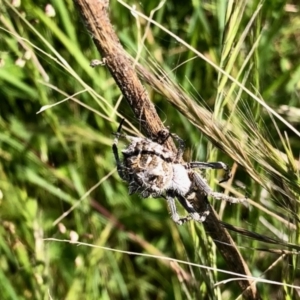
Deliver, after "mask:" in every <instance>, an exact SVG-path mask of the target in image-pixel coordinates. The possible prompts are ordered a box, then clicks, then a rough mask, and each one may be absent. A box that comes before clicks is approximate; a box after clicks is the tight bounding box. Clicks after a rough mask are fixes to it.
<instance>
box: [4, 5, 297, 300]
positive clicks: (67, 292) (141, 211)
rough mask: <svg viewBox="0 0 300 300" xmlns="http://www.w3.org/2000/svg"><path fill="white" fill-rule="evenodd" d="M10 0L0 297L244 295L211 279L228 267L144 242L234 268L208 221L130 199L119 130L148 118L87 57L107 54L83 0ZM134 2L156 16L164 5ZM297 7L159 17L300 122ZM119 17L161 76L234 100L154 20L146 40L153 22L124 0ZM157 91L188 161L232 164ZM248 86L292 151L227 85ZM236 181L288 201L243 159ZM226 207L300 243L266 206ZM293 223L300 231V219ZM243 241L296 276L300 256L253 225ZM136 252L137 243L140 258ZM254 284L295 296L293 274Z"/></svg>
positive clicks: (168, 10)
mask: <svg viewBox="0 0 300 300" xmlns="http://www.w3.org/2000/svg"><path fill="white" fill-rule="evenodd" d="M10 3H13V4H15V3H17V1H11V2H8V1H4V2H2V4H1V8H0V10H1V14H0V24H1V25H0V29H1V37H0V65H1V67H0V86H1V89H0V99H1V103H0V221H1V225H2V226H1V227H0V253H1V256H0V291H1V299H234V298H235V297H237V296H238V295H239V289H238V287H237V285H236V283H234V282H229V283H226V284H224V285H222V286H217V287H215V286H214V284H215V283H216V282H218V281H221V280H224V279H226V278H230V276H228V275H226V276H225V275H224V274H222V273H221V272H217V271H214V272H211V271H206V270H204V269H201V268H196V267H188V266H186V265H180V266H181V267H182V269H183V271H180V272H182V273H180V272H179V271H178V270H179V269H176V268H175V267H174V266H173V265H172V264H170V263H168V262H164V261H162V260H160V259H154V258H149V257H146V256H144V255H142V254H151V255H164V256H167V257H171V258H174V259H179V260H185V261H189V262H194V263H198V264H202V265H206V266H212V267H215V268H219V269H226V268H227V267H226V265H225V264H224V262H223V259H222V258H221V256H220V254H219V253H218V252H217V251H216V249H215V246H214V245H213V243H212V241H211V240H210V239H209V237H208V236H207V235H206V234H205V232H204V231H203V228H202V226H201V224H193V223H191V224H187V225H184V226H182V227H178V226H176V225H175V224H173V223H172V221H171V220H170V218H169V215H168V212H167V209H166V203H165V202H164V201H163V200H159V199H143V200H142V199H140V198H139V197H138V196H130V197H129V196H128V192H127V186H126V184H125V183H123V182H122V181H121V180H120V179H119V178H118V176H117V174H116V172H112V171H114V170H115V163H114V159H113V155H112V152H111V143H112V138H113V136H112V133H113V132H114V131H115V130H116V128H117V126H118V122H119V120H120V117H121V116H125V117H126V118H127V119H128V120H129V121H131V122H132V124H133V125H135V126H136V128H138V129H139V128H140V124H139V123H138V121H137V120H134V118H133V114H132V113H131V111H130V109H129V108H128V106H127V104H126V101H125V100H124V99H121V98H120V91H119V90H118V88H117V86H116V84H115V83H114V81H113V79H112V78H111V76H110V74H109V72H108V71H107V69H106V68H105V67H99V68H95V69H93V68H91V67H89V62H90V61H91V60H92V59H95V58H99V54H98V53H97V51H96V48H95V46H94V45H93V42H92V40H91V37H90V35H89V33H88V32H87V31H86V29H85V27H84V24H83V22H82V21H81V19H80V17H79V13H78V12H77V11H76V9H75V7H74V5H73V2H72V1H71V0H63V1H61V0H53V1H51V2H48V1H41V0H40V1H32V0H23V1H20V5H19V6H13V5H12V4H10ZM129 4H130V5H133V4H136V5H138V7H137V9H138V10H140V11H142V12H143V13H144V14H145V15H149V14H150V13H151V11H152V10H153V9H155V8H156V7H157V6H158V4H159V2H158V1H155V0H151V1H147V2H146V1H145V3H142V4H141V3H140V4H137V3H135V2H132V1H131V2H130V3H129ZM260 4H262V7H261V8H260V9H258V7H259V5H260ZM50 5H51V6H50ZM51 8H52V9H53V12H55V14H51ZM299 12H300V7H299V5H297V4H296V1H294V3H293V2H289V3H287V2H286V1H280V0H276V1H264V2H262V3H259V2H258V1H248V3H247V4H246V3H244V1H240V2H239V1H218V0H216V1H191V2H185V3H184V6H183V5H182V2H181V1H166V2H165V3H164V5H162V6H161V8H160V9H159V10H157V11H156V12H155V13H154V16H153V19H154V20H155V21H156V22H158V23H160V24H161V25H163V26H165V27H166V28H167V29H169V30H170V31H172V32H173V33H174V34H176V35H177V36H178V37H180V38H182V39H183V40H185V41H186V42H187V43H189V44H190V45H191V46H193V47H194V48H196V49H197V50H199V51H200V52H201V53H203V54H204V55H205V56H206V57H207V58H209V59H210V60H211V61H212V62H214V63H216V64H218V65H221V67H222V68H224V70H228V72H229V73H230V74H231V75H232V76H234V77H237V76H240V77H239V80H240V81H241V82H242V81H243V80H244V79H245V78H246V80H245V82H244V81H243V82H244V84H245V86H246V87H248V88H250V89H251V90H254V91H255V92H256V93H257V94H260V95H261V96H262V97H263V98H264V99H265V101H266V102H267V103H268V104H269V105H270V106H271V107H272V108H273V109H275V110H276V111H277V112H279V113H280V114H281V115H282V116H283V117H284V118H285V119H286V120H287V121H289V122H291V123H292V124H293V125H294V126H295V128H296V129H298V130H299V128H300V126H299V124H300V122H299V120H300V112H299V111H300V110H299V109H298V108H299V92H300V83H299V82H300V80H299V78H300V50H299V49H300V30H299V28H300V15H299ZM254 13H257V14H256V17H255V18H254V19H253V20H252V21H251V18H252V17H253V15H254ZM110 15H111V20H112V23H113V25H114V27H115V30H116V32H117V34H118V36H119V38H120V40H121V42H122V44H123V45H124V47H125V49H126V50H127V51H128V52H129V53H130V54H131V55H132V56H135V55H136V53H137V52H138V49H139V47H141V48H142V54H141V58H140V62H141V64H144V65H145V66H149V67H150V66H153V65H154V66H155V68H156V69H155V72H157V74H159V69H160V68H162V69H163V70H164V71H165V72H166V73H167V74H168V75H169V76H170V77H171V78H172V80H174V81H175V82H177V83H178V84H179V85H180V86H181V87H182V88H183V89H184V90H185V91H186V93H188V94H190V95H192V96H193V97H194V99H195V101H196V102H198V103H200V104H201V105H203V106H205V107H207V108H208V109H210V110H214V111H215V112H216V114H217V115H218V116H219V117H220V118H223V116H224V115H227V114H229V113H230V107H227V106H226V105H225V104H224V103H225V102H226V101H227V100H226V94H227V93H229V91H230V86H229V85H228V82H224V81H222V80H224V79H222V78H223V77H222V76H221V75H220V74H219V73H218V71H217V70H215V69H214V68H213V67H212V66H210V65H209V64H207V62H205V61H203V60H201V59H200V58H198V57H195V54H194V53H192V52H191V51H188V50H187V49H186V48H185V47H184V46H182V45H181V44H180V43H178V42H177V41H176V40H174V39H173V38H172V37H170V36H169V35H168V34H166V33H165V32H163V31H162V30H161V29H159V28H158V27H156V26H154V25H151V26H150V29H149V31H148V33H147V36H146V39H145V44H141V41H142V36H143V34H144V32H145V29H146V26H147V22H146V21H145V20H143V19H141V18H134V16H133V15H132V14H131V13H130V11H128V9H127V8H125V7H123V6H122V5H121V4H120V3H119V2H117V1H111V4H110ZM248 24H250V25H251V26H249V28H247V26H248ZM243 34H244V36H243ZM257 41H258V44H257V47H255V48H253V45H254V44H255V43H256V42H257ZM251 51H252V52H251ZM249 53H251V55H249ZM191 58H194V59H193V60H189V59H191ZM247 59H249V61H248V62H247V64H246V65H245V67H244V69H242V66H243V63H244V62H245V60H247ZM240 71H241V72H240ZM221 84H224V85H223V86H222V89H221V88H220V86H221ZM147 88H148V91H149V93H150V95H151V97H152V99H153V102H154V103H155V105H156V107H157V110H158V113H159V114H160V116H161V118H162V120H163V121H164V122H165V123H166V125H169V126H170V127H171V129H172V131H174V132H176V133H177V134H178V135H179V136H182V137H184V138H185V139H186V142H187V146H188V147H187V148H188V150H189V151H190V152H189V155H187V156H188V157H187V158H189V156H193V158H196V159H198V160H207V159H208V158H209V159H218V160H223V161H226V162H228V163H230V164H233V162H232V161H230V160H229V159H228V157H227V156H226V155H224V154H221V153H216V151H215V150H214V151H210V149H211V146H210V145H209V144H208V143H207V139H206V138H205V137H204V138H202V137H201V136H200V133H199V131H197V130H196V129H195V128H193V126H192V125H191V124H190V123H189V122H188V121H187V119H186V118H185V117H184V116H182V115H180V114H179V113H178V112H177V111H176V109H175V108H173V107H171V106H170V104H169V103H168V102H167V101H165V99H163V97H161V96H160V95H158V94H157V93H154V92H153V91H152V90H151V87H149V86H148V87H147ZM238 96H239V97H240V98H242V99H243V101H244V103H246V104H247V107H248V108H249V110H251V114H253V116H254V117H253V118H254V120H255V121H256V122H257V124H258V126H259V127H260V128H261V129H262V132H264V133H265V134H266V135H267V136H268V138H269V139H270V140H273V141H274V143H275V145H276V146H277V147H278V149H280V150H283V149H284V147H283V144H282V142H281V141H280V140H279V138H278V134H277V131H276V128H275V126H274V123H273V121H272V118H270V116H269V115H268V113H267V112H266V111H265V110H263V109H262V108H261V107H260V105H258V104H257V103H256V102H255V101H254V100H253V99H251V97H249V96H248V95H246V94H245V93H242V94H241V95H238V94H237V93H236V92H233V94H231V98H234V97H238ZM62 100H65V101H62ZM60 101H61V102H60ZM56 103H59V104H57V105H55V104H56ZM46 105H53V106H52V107H46ZM41 110H42V111H41ZM38 112H40V113H38ZM117 112H118V113H117ZM235 117H236V118H240V117H241V115H238V114H237V115H236V116H235ZM277 125H278V130H279V131H281V132H284V131H285V132H286V133H287V136H288V140H289V142H290V144H291V152H292V153H293V154H294V155H295V157H296V158H297V157H299V150H300V143H299V137H298V136H296V135H295V134H294V133H293V132H291V131H290V130H288V129H287V128H286V127H285V126H284V125H283V124H282V123H280V122H277ZM187 152H188V151H187ZM191 152H193V154H191ZM255 167H257V168H259V164H257V165H256V166H255ZM298 171H299V169H298ZM219 175H220V174H217V176H219ZM213 176H215V175H212V177H211V179H210V182H211V183H214V181H213V179H214V177H213ZM235 179H236V180H237V181H239V182H242V184H246V186H247V187H248V189H249V190H250V197H251V198H252V199H254V201H256V202H257V203H259V204H260V205H261V207H266V209H267V210H268V206H267V205H266V202H268V201H269V202H271V203H272V207H273V209H274V207H276V200H274V199H269V198H268V195H267V196H264V191H263V190H262V189H261V187H260V186H259V185H257V183H255V182H253V181H252V180H251V179H250V178H249V176H248V175H247V174H246V173H245V172H244V171H243V170H242V169H238V170H237V173H236V176H235ZM296 205H297V207H298V206H299V196H298V202H297V203H296ZM215 207H216V209H217V210H218V212H219V213H220V214H221V215H222V219H223V220H224V221H226V222H228V223H231V224H233V225H237V226H241V227H243V226H244V227H247V228H250V229H251V230H254V231H257V232H259V233H261V234H267V235H269V236H272V237H276V238H278V239H279V238H283V239H286V241H289V242H292V243H298V244H299V236H298V233H299V231H298V230H292V229H288V228H286V227H283V225H282V224H281V222H280V221H279V220H278V219H277V218H275V217H272V216H270V215H268V214H266V213H265V212H264V211H262V210H261V209H259V207H251V208H249V209H247V208H245V207H241V206H239V205H230V206H229V205H227V206H226V207H224V206H222V204H220V203H216V205H215ZM297 209H299V208H297ZM69 210H70V211H69ZM274 210H275V213H276V212H277V211H276V209H274ZM68 211H69V213H67V214H65V215H64V213H65V212H68ZM282 211H283V212H286V213H287V215H288V213H289V212H290V208H289V207H281V209H280V211H279V212H278V216H279V215H280V214H282ZM280 216H281V217H283V218H285V216H284V215H280ZM295 226H296V228H298V223H296V225H295ZM45 238H55V239H60V240H72V241H75V242H76V241H80V242H83V243H88V244H90V245H94V246H105V247H109V248H112V249H117V250H123V251H128V253H121V252H120V253H118V252H112V251H110V250H107V249H101V248H100V249H99V248H92V247H90V246H87V245H81V246H76V244H72V243H67V242H66V243H62V242H58V241H47V240H44V239H45ZM234 239H235V240H236V242H237V246H238V247H241V249H240V250H241V252H242V254H243V255H244V257H245V259H246V261H247V263H248V266H249V268H250V269H251V271H252V272H253V274H254V275H256V276H259V275H260V274H261V273H262V272H264V271H265V270H266V269H268V268H270V272H267V273H266V274H265V275H263V276H264V277H265V278H267V279H270V280H276V281H278V282H282V283H288V284H296V285H299V280H300V273H299V262H298V259H297V257H295V256H289V255H284V254H278V253H277V254H272V253H269V252H264V251H260V250H256V249H255V247H261V244H260V243H259V242H258V241H255V240H250V239H247V238H245V237H243V236H236V235H235V236H234ZM272 247H275V246H272ZM272 247H271V248H272ZM264 248H270V246H269V245H267V246H265V245H264ZM279 249H280V247H279ZM130 251H131V252H137V253H140V254H141V255H130V253H129V252H130ZM273 264H274V265H273ZM177 268H179V267H177ZM176 270H177V271H178V272H176ZM184 276H187V277H184ZM258 288H259V290H260V292H261V294H262V295H263V297H266V298H265V299H267V298H272V299H284V298H285V299H296V298H297V297H298V298H299V294H297V292H296V291H295V290H294V289H291V288H289V287H284V286H272V285H270V284H266V283H259V284H258Z"/></svg>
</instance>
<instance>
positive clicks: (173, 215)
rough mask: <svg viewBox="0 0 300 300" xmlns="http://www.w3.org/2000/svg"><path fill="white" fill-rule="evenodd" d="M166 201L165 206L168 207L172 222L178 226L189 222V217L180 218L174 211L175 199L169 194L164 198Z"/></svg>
mask: <svg viewBox="0 0 300 300" xmlns="http://www.w3.org/2000/svg"><path fill="white" fill-rule="evenodd" d="M165 198H166V200H167V204H168V207H169V210H170V212H171V218H172V220H173V221H174V222H175V223H176V224H178V225H182V224H184V223H186V222H187V221H189V220H191V216H190V215H189V216H186V217H180V216H179V214H178V212H177V209H176V204H175V198H174V197H173V196H171V195H169V194H167V195H166V196H165Z"/></svg>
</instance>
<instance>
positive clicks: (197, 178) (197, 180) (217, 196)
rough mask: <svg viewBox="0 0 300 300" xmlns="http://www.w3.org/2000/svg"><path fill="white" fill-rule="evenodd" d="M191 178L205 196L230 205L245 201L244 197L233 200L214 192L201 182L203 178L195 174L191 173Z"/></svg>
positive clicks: (233, 198)
mask: <svg viewBox="0 0 300 300" xmlns="http://www.w3.org/2000/svg"><path fill="white" fill-rule="evenodd" d="M192 177H193V181H194V183H195V184H196V187H198V188H199V189H200V190H201V191H203V192H204V193H205V194H206V195H207V196H210V197H212V198H214V199H217V200H224V201H227V202H231V203H242V202H245V201H246V200H247V199H246V198H245V197H244V198H235V197H231V196H228V195H225V194H223V193H218V192H214V191H213V190H212V189H211V188H210V186H209V185H208V184H207V183H206V182H205V181H204V180H203V178H202V177H201V176H200V175H199V174H197V173H195V172H193V173H192Z"/></svg>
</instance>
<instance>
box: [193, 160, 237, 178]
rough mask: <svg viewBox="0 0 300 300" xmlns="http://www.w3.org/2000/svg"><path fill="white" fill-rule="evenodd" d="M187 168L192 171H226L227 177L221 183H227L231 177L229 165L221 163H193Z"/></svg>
mask: <svg viewBox="0 0 300 300" xmlns="http://www.w3.org/2000/svg"><path fill="white" fill-rule="evenodd" d="M187 167H188V168H190V169H215V170H219V169H223V170H224V171H225V176H224V178H223V179H222V180H220V181H219V183H222V182H225V181H227V180H228V179H229V178H230V177H231V173H230V168H229V167H228V165H226V164H224V163H223V162H221V161H216V162H201V161H192V162H190V163H189V164H187Z"/></svg>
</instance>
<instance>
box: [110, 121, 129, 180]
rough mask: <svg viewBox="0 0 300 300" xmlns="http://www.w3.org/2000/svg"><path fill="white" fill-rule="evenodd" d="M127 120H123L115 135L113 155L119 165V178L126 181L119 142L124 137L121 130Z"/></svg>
mask: <svg viewBox="0 0 300 300" xmlns="http://www.w3.org/2000/svg"><path fill="white" fill-rule="evenodd" d="M124 121H125V119H122V120H121V122H120V125H119V127H118V130H117V132H116V133H115V134H114V135H115V138H114V142H113V145H112V150H113V154H114V157H115V161H116V163H117V171H118V174H119V176H120V177H121V178H122V179H123V180H125V181H126V179H127V177H126V175H125V171H124V170H125V167H124V166H123V164H122V162H121V160H120V157H119V152H118V142H119V138H120V136H122V134H121V133H120V131H121V128H122V125H123V123H124Z"/></svg>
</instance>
